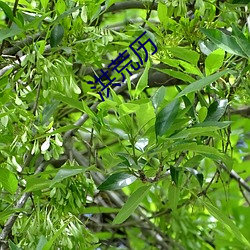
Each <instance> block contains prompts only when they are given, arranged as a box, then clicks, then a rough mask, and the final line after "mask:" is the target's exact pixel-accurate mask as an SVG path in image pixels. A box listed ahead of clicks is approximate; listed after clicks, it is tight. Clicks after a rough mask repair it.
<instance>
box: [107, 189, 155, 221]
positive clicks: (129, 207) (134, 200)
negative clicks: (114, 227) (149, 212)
mask: <svg viewBox="0 0 250 250" xmlns="http://www.w3.org/2000/svg"><path fill="white" fill-rule="evenodd" d="M150 188H151V186H150V185H144V186H142V187H140V188H138V189H137V190H136V191H135V192H134V193H133V194H131V195H130V196H129V198H128V200H127V201H126V203H125V204H124V206H123V207H122V208H121V210H120V211H119V213H118V214H117V215H116V217H115V219H114V220H113V222H112V224H121V223H122V222H124V221H125V220H126V219H127V218H128V217H129V216H130V215H131V214H132V213H133V212H134V211H135V209H136V208H137V207H138V206H139V204H140V203H141V201H142V200H143V198H144V197H145V196H146V195H147V193H148V191H149V189H150Z"/></svg>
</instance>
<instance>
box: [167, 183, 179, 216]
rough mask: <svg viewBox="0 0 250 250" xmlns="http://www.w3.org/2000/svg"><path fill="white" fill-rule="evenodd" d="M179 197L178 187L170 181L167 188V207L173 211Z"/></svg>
mask: <svg viewBox="0 0 250 250" xmlns="http://www.w3.org/2000/svg"><path fill="white" fill-rule="evenodd" d="M179 199H180V188H178V187H177V186H176V185H175V183H173V182H171V183H170V185H169V188H168V204H169V207H170V208H171V209H172V210H173V211H175V210H176V209H177V205H178V202H179Z"/></svg>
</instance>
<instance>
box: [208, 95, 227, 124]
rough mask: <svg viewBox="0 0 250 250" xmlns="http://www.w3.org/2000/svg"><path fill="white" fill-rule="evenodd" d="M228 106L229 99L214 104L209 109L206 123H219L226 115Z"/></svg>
mask: <svg viewBox="0 0 250 250" xmlns="http://www.w3.org/2000/svg"><path fill="white" fill-rule="evenodd" d="M227 105H228V100H227V99H222V100H219V101H215V102H213V103H212V104H211V105H210V106H209V108H208V114H207V117H206V119H205V122H208V121H215V122H217V121H219V120H220V118H221V117H222V116H223V115H224V113H225V111H226V109H227Z"/></svg>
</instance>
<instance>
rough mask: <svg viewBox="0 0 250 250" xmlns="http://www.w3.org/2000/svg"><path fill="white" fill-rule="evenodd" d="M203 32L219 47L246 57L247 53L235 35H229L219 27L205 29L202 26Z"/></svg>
mask: <svg viewBox="0 0 250 250" xmlns="http://www.w3.org/2000/svg"><path fill="white" fill-rule="evenodd" d="M200 30H201V32H203V33H204V34H205V35H206V36H207V37H208V38H209V39H210V40H211V41H212V42H214V43H215V44H216V45H217V46H218V47H219V48H221V49H223V50H225V51H227V52H229V53H231V54H234V55H238V56H242V57H246V54H245V53H244V51H243V50H242V49H241V47H240V46H239V44H238V43H237V40H236V38H235V37H233V36H228V35H226V34H225V33H223V32H222V31H220V30H217V29H204V28H200Z"/></svg>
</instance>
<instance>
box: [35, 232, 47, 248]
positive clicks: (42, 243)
mask: <svg viewBox="0 0 250 250" xmlns="http://www.w3.org/2000/svg"><path fill="white" fill-rule="evenodd" d="M47 242H48V241H47V239H46V237H45V236H44V235H41V236H40V239H39V241H38V244H37V247H36V250H43V247H44V246H45V245H46V243H47Z"/></svg>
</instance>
